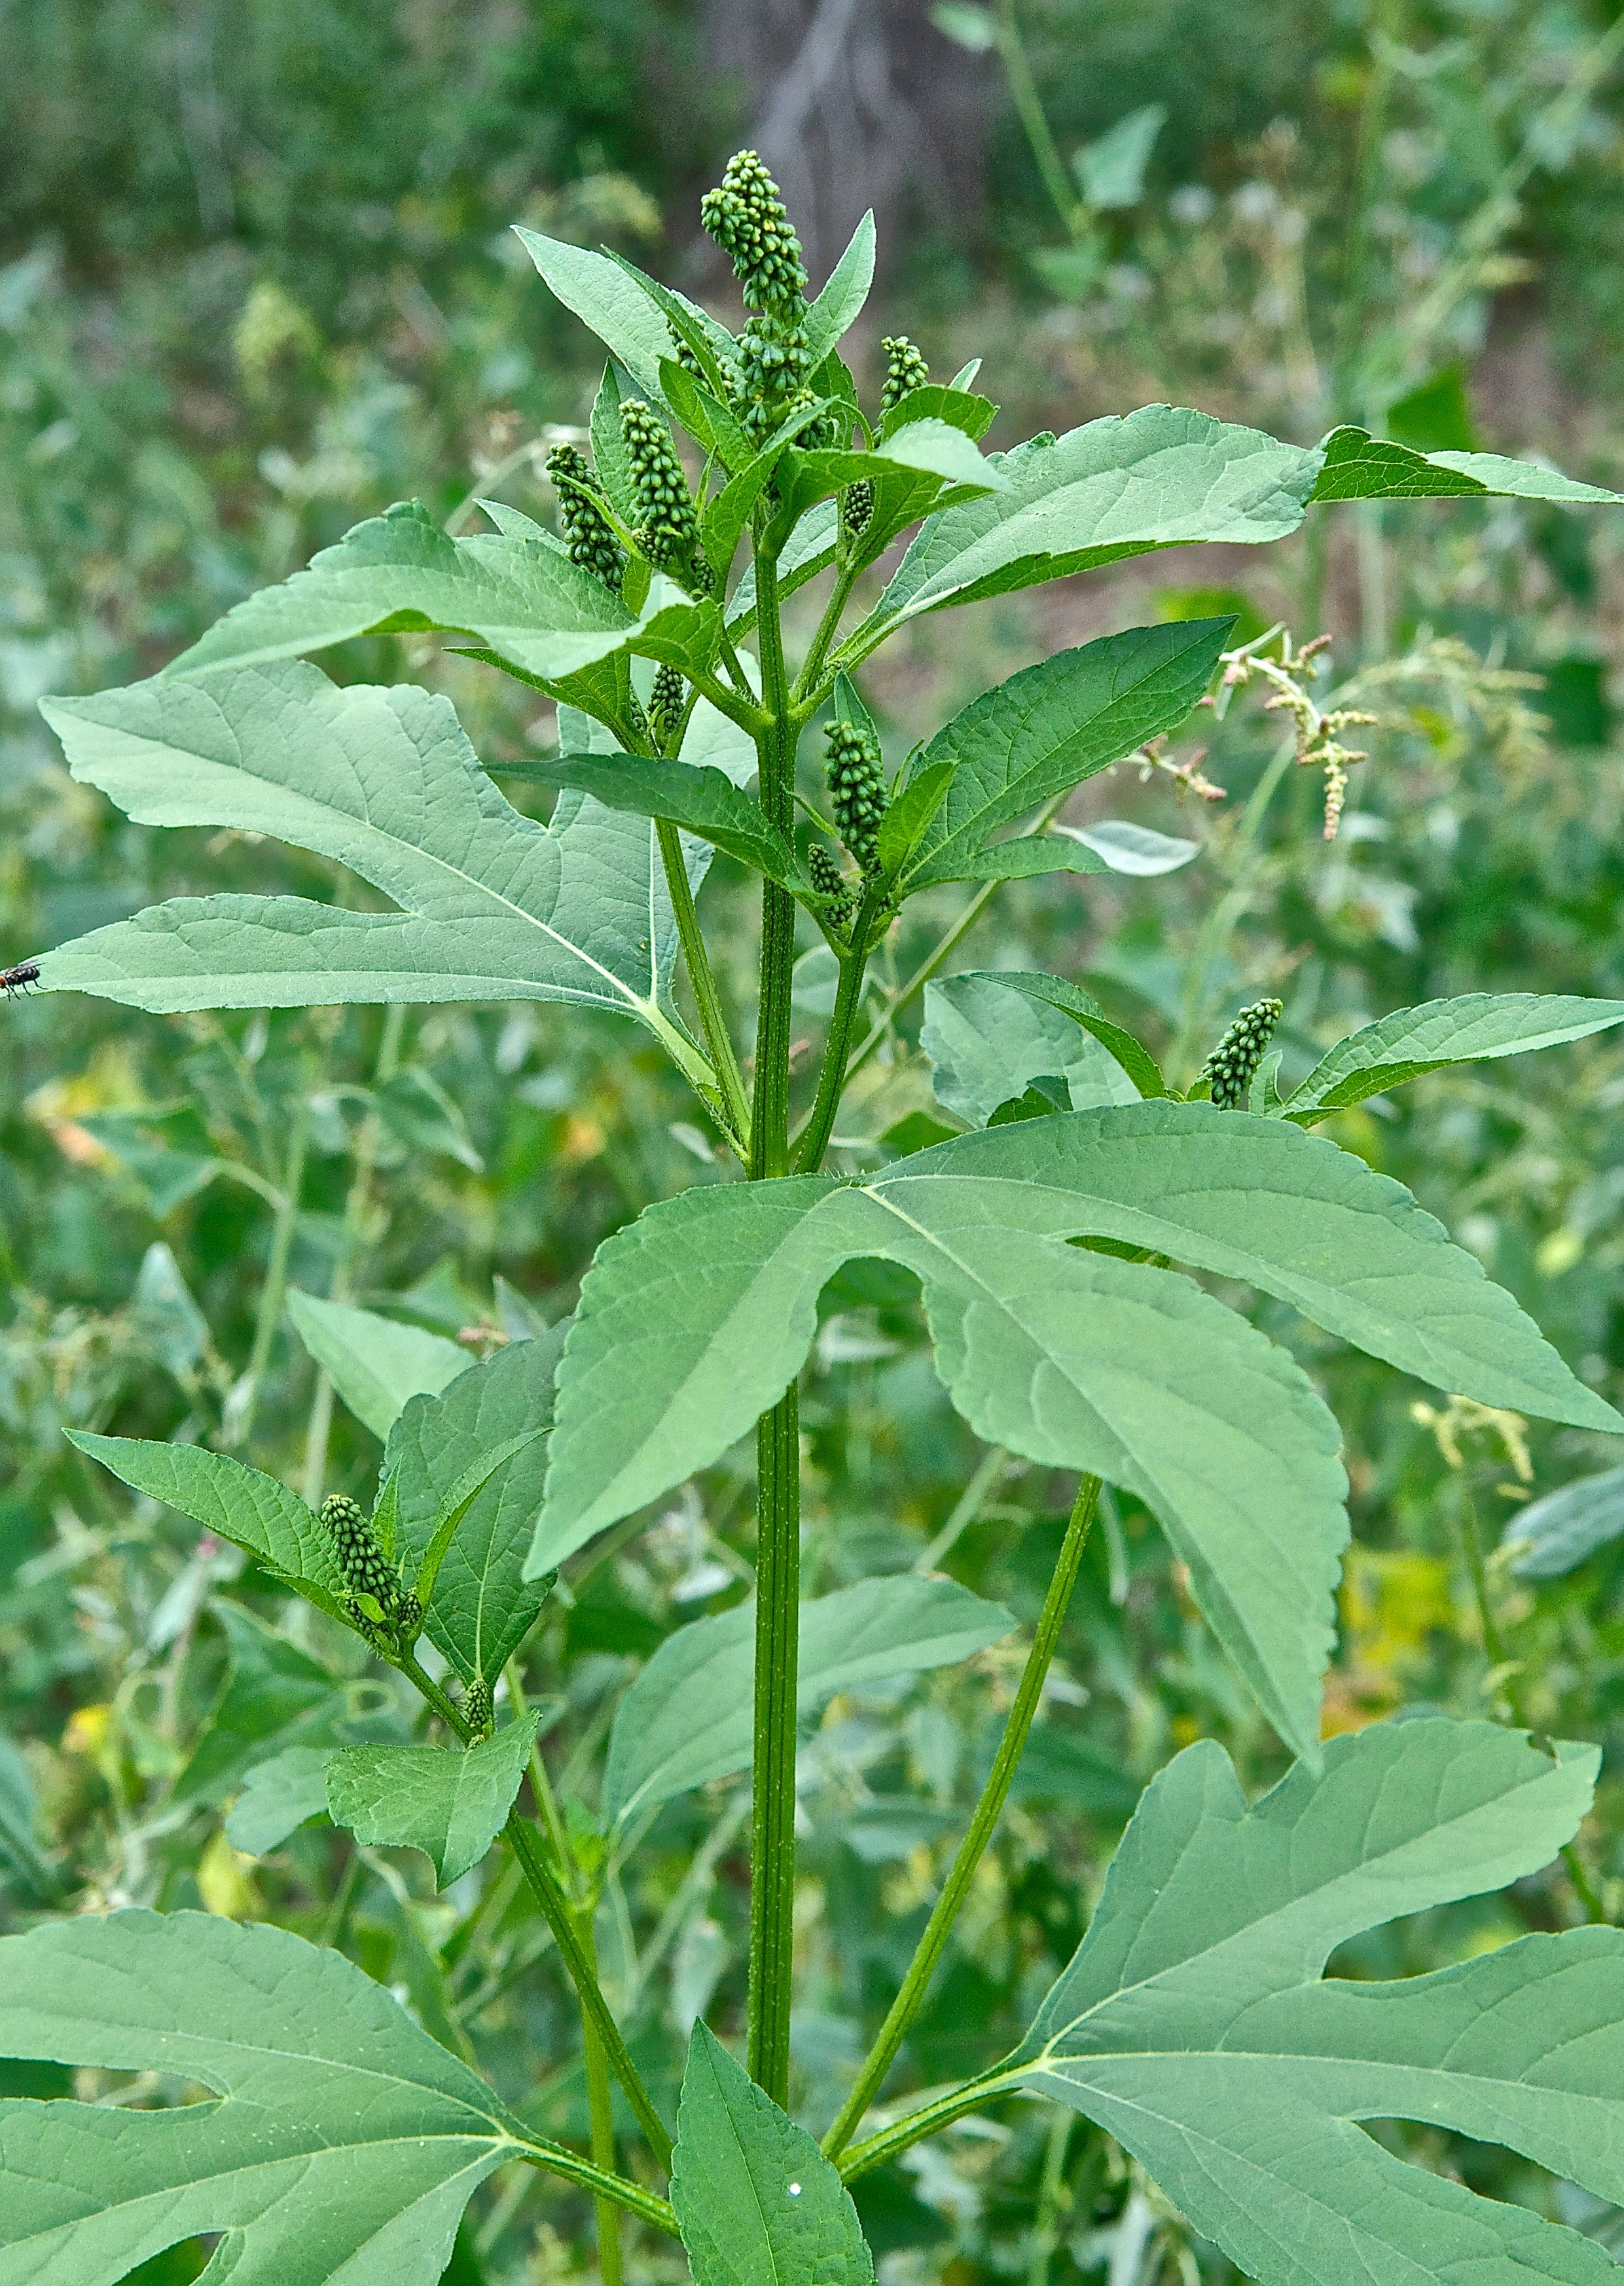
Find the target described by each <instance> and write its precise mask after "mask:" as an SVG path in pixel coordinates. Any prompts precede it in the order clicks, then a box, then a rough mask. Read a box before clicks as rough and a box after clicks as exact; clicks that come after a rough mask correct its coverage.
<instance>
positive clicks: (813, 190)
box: [704, 0, 997, 284]
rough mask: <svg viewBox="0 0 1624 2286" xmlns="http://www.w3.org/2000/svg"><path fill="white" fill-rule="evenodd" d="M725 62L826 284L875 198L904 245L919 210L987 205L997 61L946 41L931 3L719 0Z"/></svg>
mask: <svg viewBox="0 0 1624 2286" xmlns="http://www.w3.org/2000/svg"><path fill="white" fill-rule="evenodd" d="M704 21H705V31H706V51H707V53H708V55H709V57H710V59H711V60H712V67H713V69H714V70H715V72H716V73H717V75H718V76H719V77H721V78H722V79H723V80H732V81H733V82H735V83H737V86H738V88H739V91H740V94H741V97H742V105H741V114H742V115H741V117H740V119H739V137H740V139H741V140H743V141H747V142H751V143H753V144H754V145H755V146H756V148H757V149H758V150H759V151H760V152H761V156H762V158H763V159H764V160H765V161H766V162H767V164H768V165H769V167H770V168H771V169H772V170H773V172H774V174H775V175H776V176H777V178H778V181H779V183H780V185H782V186H783V190H784V197H785V199H786V201H788V204H789V209H790V212H791V214H792V216H793V217H794V218H795V223H796V226H797V227H798V229H799V230H800V238H801V244H802V245H803V247H804V248H805V249H806V256H807V266H808V270H809V271H810V272H811V273H812V277H813V280H814V282H815V284H816V283H818V282H821V280H823V278H824V276H825V275H826V274H827V272H828V271H829V269H830V267H831V266H832V264H833V263H835V262H836V261H837V260H838V259H839V257H840V251H841V248H843V247H844V246H845V244H846V241H847V239H848V238H849V237H850V236H851V233H852V231H853V230H854V228H855V226H856V225H857V223H858V222H859V221H860V219H861V218H862V216H863V211H864V209H866V208H868V207H872V208H873V209H874V215H875V219H876V221H877V222H878V224H879V240H880V245H881V248H890V249H891V250H892V251H893V252H895V247H896V244H897V241H898V238H899V235H900V233H901V231H902V229H903V227H904V226H905V224H906V221H907V218H908V213H909V209H913V210H914V211H915V212H919V211H924V210H928V209H934V210H935V211H936V212H937V213H939V214H940V215H942V217H943V218H944V219H946V218H949V217H950V221H951V228H952V233H953V235H954V237H955V239H956V240H958V241H959V242H960V243H962V242H963V240H964V238H965V236H966V233H967V232H969V231H972V230H973V229H974V221H975V217H976V215H977V213H978V212H979V209H980V206H981V142H982V136H983V132H984V128H985V122H986V118H987V115H988V112H989V107H990V106H989V99H990V98H993V97H995V96H996V94H997V89H996V87H995V85H994V82H995V81H996V78H997V65H996V62H995V61H994V59H992V58H991V57H990V56H977V55H971V54H968V53H967V52H966V51H965V50H964V49H963V48H959V47H956V46H955V45H954V44H953V43H952V42H951V41H950V40H946V39H944V38H943V37H942V35H941V33H940V32H938V31H937V30H936V28H935V27H934V24H932V22H931V20H930V17H929V14H928V12H927V5H926V0H705V8H704Z"/></svg>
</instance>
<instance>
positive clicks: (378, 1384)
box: [288, 1287, 513, 1458]
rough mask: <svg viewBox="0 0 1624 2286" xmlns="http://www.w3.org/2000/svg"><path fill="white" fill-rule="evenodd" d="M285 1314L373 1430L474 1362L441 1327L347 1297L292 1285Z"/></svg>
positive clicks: (387, 1426)
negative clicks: (362, 1306) (404, 1319)
mask: <svg viewBox="0 0 1624 2286" xmlns="http://www.w3.org/2000/svg"><path fill="white" fill-rule="evenodd" d="M288 1316H289V1317H290V1318H291V1319H292V1320H293V1322H294V1325H295V1328H296V1330H297V1332H298V1336H299V1339H300V1340H301V1341H302V1342H303V1343H304V1346H305V1348H306V1349H307V1350H308V1351H309V1352H310V1353H311V1357H313V1358H314V1359H315V1360H316V1363H317V1364H318V1365H319V1367H320V1368H321V1369H322V1371H323V1372H324V1373H325V1374H326V1375H327V1378H328V1380H329V1381H331V1383H332V1384H333V1386H334V1388H335V1390H336V1391H338V1393H339V1395H340V1396H341V1397H342V1398H343V1400H344V1403H345V1404H346V1405H347V1406H348V1407H349V1408H350V1410H351V1413H353V1414H354V1415H355V1417H356V1419H357V1420H358V1421H362V1422H364V1423H366V1425H367V1428H368V1429H370V1430H371V1431H372V1433H373V1435H374V1437H378V1438H386V1437H387V1436H388V1435H389V1433H390V1430H391V1429H392V1428H393V1426H394V1424H395V1422H396V1420H397V1419H398V1416H399V1414H400V1411H401V1408H402V1407H403V1406H405V1405H406V1401H407V1399H410V1398H413V1397H415V1396H417V1395H418V1394H419V1393H420V1392H426V1393H427V1394H429V1395H430V1396H438V1393H439V1391H441V1390H442V1389H445V1387H447V1385H448V1384H449V1383H452V1382H453V1381H455V1380H456V1379H457V1377H458V1376H459V1375H461V1374H466V1373H469V1372H470V1371H471V1370H472V1369H473V1360H472V1359H471V1358H470V1357H469V1353H468V1352H467V1351H466V1350H464V1349H459V1348H458V1346H457V1344H456V1343H455V1342H448V1341H447V1340H446V1339H445V1336H444V1335H443V1334H431V1333H429V1332H428V1331H427V1330H426V1329H425V1328H423V1327H422V1326H404V1325H402V1324H401V1323H400V1322H399V1320H398V1319H395V1318H383V1317H380V1316H379V1314H378V1312H376V1311H375V1310H359V1309H357V1308H356V1306H355V1305H354V1304H353V1303H351V1302H328V1301H324V1300H323V1299H322V1298H321V1297H320V1296H319V1295H316V1294H302V1293H301V1292H300V1291H299V1289H298V1288H297V1287H293V1288H291V1289H289V1291H288ZM508 1433H509V1434H512V1433H513V1432H512V1431H509V1432H508ZM470 1458H471V1455H470Z"/></svg>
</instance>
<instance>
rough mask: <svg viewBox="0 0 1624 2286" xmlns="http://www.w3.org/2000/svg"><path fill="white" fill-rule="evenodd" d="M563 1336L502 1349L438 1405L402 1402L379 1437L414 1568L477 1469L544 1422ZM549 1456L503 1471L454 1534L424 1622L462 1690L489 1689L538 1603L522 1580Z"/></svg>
mask: <svg viewBox="0 0 1624 2286" xmlns="http://www.w3.org/2000/svg"><path fill="white" fill-rule="evenodd" d="M566 1331H567V1326H554V1327H550V1328H548V1329H547V1331H546V1332H545V1333H543V1334H541V1335H540V1336H537V1337H536V1338H534V1339H533V1340H531V1341H524V1342H511V1343H509V1344H508V1347H507V1348H506V1349H502V1350H498V1352H496V1355H495V1356H494V1357H493V1358H491V1359H489V1360H486V1362H485V1364H484V1365H477V1366H474V1367H472V1368H470V1369H469V1371H468V1372H466V1373H464V1374H461V1375H459V1376H458V1377H457V1378H456V1379H455V1380H454V1381H453V1382H450V1383H447V1384H446V1386H445V1389H444V1391H442V1393H440V1394H439V1395H438V1396H437V1395H433V1394H430V1393H425V1394H422V1395H419V1396H415V1397H412V1398H409V1399H407V1401H406V1404H405V1405H404V1406H403V1407H401V1410H400V1413H399V1415H398V1418H397V1420H396V1421H395V1423H394V1425H393V1426H392V1428H391V1429H390V1432H389V1444H388V1447H387V1449H386V1451H385V1454H384V1460H383V1465H384V1470H385V1473H386V1475H388V1476H390V1477H392V1478H393V1479H394V1481H395V1483H396V1486H397V1487H398V1500H399V1510H400V1520H401V1538H402V1541H403V1544H404V1546H405V1548H406V1552H407V1554H408V1557H410V1559H411V1560H412V1561H413V1562H414V1563H415V1562H417V1561H419V1560H420V1559H421V1558H422V1555H423V1554H424V1553H425V1551H426V1549H427V1546H428V1531H429V1526H430V1522H431V1520H432V1518H433V1517H434V1515H435V1513H436V1512H437V1510H438V1509H439V1507H440V1506H441V1504H442V1503H443V1502H444V1501H445V1498H446V1496H447V1494H449V1493H450V1492H451V1490H452V1489H453V1486H455V1485H456V1483H457V1481H458V1479H459V1478H461V1476H462V1475H463V1473H464V1472H465V1471H466V1470H468V1469H469V1468H470V1467H471V1466H473V1465H474V1464H475V1463H476V1462H477V1461H478V1458H479V1456H480V1454H484V1453H489V1452H491V1451H492V1450H493V1449H494V1448H495V1447H496V1446H501V1445H502V1444H505V1443H506V1442H507V1441H508V1439H510V1438H513V1437H518V1436H523V1435H524V1434H525V1433H526V1432H527V1431H533V1430H540V1429H545V1428H547V1427H548V1426H549V1425H550V1423H551V1421H552V1417H553V1375H554V1371H555V1368H556V1365H557V1361H558V1355H559V1352H560V1351H561V1350H562V1349H563V1347H564V1335H565V1333H566ZM546 1476H547V1448H546V1444H545V1441H544V1440H542V1439H538V1440H537V1441H536V1442H535V1443H534V1444H532V1445H529V1446H525V1447H524V1449H523V1450H522V1451H520V1452H518V1453H516V1454H514V1456H513V1457H512V1459H511V1460H508V1461H507V1462H503V1464H502V1466H501V1470H500V1472H499V1474H498V1475H497V1476H495V1477H494V1478H493V1479H492V1480H491V1482H490V1483H489V1484H488V1485H486V1486H485V1487H484V1488H483V1489H482V1490H481V1491H480V1492H479V1493H478V1494H477V1496H476V1498H475V1500H474V1501H473V1502H472V1504H471V1506H470V1507H469V1510H468V1513H467V1514H466V1515H465V1516H464V1517H463V1518H462V1520H461V1523H460V1524H459V1525H458V1526H457V1529H456V1532H455V1533H454V1534H453V1538H452V1541H451V1545H450V1546H449V1547H448V1548H447V1549H446V1551H445V1558H444V1560H443V1562H442V1563H441V1565H440V1568H439V1575H438V1579H437V1580H436V1581H435V1588H434V1595H433V1597H432V1599H431V1600H430V1604H429V1608H428V1612H427V1613H426V1615H425V1618H424V1622H423V1624H424V1628H425V1631H426V1633H427V1634H428V1636H429V1638H430V1641H431V1642H432V1643H433V1644H435V1645H436V1646H437V1648H438V1650H439V1651H443V1652H444V1654H445V1657H446V1658H447V1659H450V1661H451V1662H452V1664H453V1667H455V1668H456V1669H457V1671H458V1673H459V1674H460V1675H461V1676H462V1678H463V1680H464V1681H465V1682H472V1680H473V1679H474V1677H475V1676H476V1675H484V1677H485V1680H486V1681H487V1682H488V1683H494V1681H495V1680H496V1678H497V1676H498V1675H500V1674H501V1671H502V1668H503V1667H505V1666H506V1665H507V1663H508V1659H511V1658H512V1656H513V1654H514V1652H515V1651H516V1650H517V1649H518V1647H519V1645H520V1644H522V1643H523V1642H524V1637H525V1636H527V1635H528V1634H529V1632H530V1629H531V1627H532V1624H533V1623H534V1620H535V1617H536V1613H537V1612H539V1611H540V1608H541V1604H542V1602H543V1600H544V1598H545V1596H546V1594H547V1586H546V1582H545V1581H543V1580H526V1579H524V1577H523V1571H524V1557H525V1556H526V1554H527V1553H528V1551H529V1548H530V1542H531V1540H532V1536H533V1533H534V1530H535V1520H536V1517H537V1516H538V1515H539V1514H540V1509H541V1488H542V1486H543V1484H544V1482H545V1480H546Z"/></svg>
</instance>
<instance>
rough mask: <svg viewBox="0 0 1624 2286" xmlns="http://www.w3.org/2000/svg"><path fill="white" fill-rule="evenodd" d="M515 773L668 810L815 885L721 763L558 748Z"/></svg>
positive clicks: (770, 872)
mask: <svg viewBox="0 0 1624 2286" xmlns="http://www.w3.org/2000/svg"><path fill="white" fill-rule="evenodd" d="M507 775H508V776H517V777H524V778H530V779H533V780H535V781H536V782H537V783H539V784H543V785H556V786H576V787H579V790H580V791H581V792H583V793H588V794H590V795H591V796H592V797H593V799H594V800H595V801H600V802H602V803H603V807H604V808H606V809H613V810H622V811H625V812H626V813H627V815H629V816H634V817H663V818H666V820H667V821H668V822H669V823H670V824H673V825H680V826H682V828H683V829H684V831H685V832H690V833H695V834H698V836H699V838H700V839H701V840H705V841H709V842H712V843H713V844H714V846H715V847H717V848H718V849H725V850H726V851H727V853H728V855H729V856H730V857H737V858H738V859H739V860H740V861H741V862H742V863H744V864H746V865H749V866H752V867H753V868H754V870H755V871H757V872H758V873H764V874H766V876H767V878H768V879H769V880H771V881H779V882H782V883H783V885H784V887H786V888H792V889H800V890H802V891H807V892H809V891H810V888H811V883H810V882H809V881H808V879H807V878H806V875H805V873H804V872H803V871H802V870H801V866H800V859H799V857H798V856H797V855H796V854H795V848H794V845H793V844H792V842H791V841H790V840H788V839H787V838H786V837H785V836H784V834H782V833H780V832H779V831H778V829H777V826H776V825H774V824H772V823H771V821H770V820H769V818H767V817H766V816H763V814H762V811H761V804H760V803H759V802H756V801H753V800H752V799H751V798H750V796H749V795H748V794H746V793H741V792H740V791H739V789H738V787H737V786H736V785H735V784H733V783H732V781H731V779H729V778H727V777H725V776H723V775H722V773H721V771H720V770H715V769H695V768H694V767H693V765H692V764H691V763H690V762H688V761H662V760H660V759H658V758H657V757H655V756H652V755H646V754H624V753H607V754H598V753H591V754H581V753H573V754H560V755H558V756H557V757H556V760H554V761H545V762H524V763H522V764H515V765H513V766H512V767H511V768H510V769H508V773H507Z"/></svg>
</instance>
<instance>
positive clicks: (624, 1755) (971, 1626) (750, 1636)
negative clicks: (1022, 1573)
mask: <svg viewBox="0 0 1624 2286" xmlns="http://www.w3.org/2000/svg"><path fill="white" fill-rule="evenodd" d="M1013 1625H1014V1621H1013V1620H1012V1619H1011V1617H1010V1615H1009V1613H1008V1612H1006V1611H1005V1610H1004V1608H1003V1606H1002V1605H1001V1604H988V1603H983V1601H982V1600H981V1597H980V1596H973V1595H972V1594H971V1593H970V1590H969V1589H968V1588H960V1587H959V1586H958V1585H957V1584H956V1582H954V1581H953V1580H919V1579H915V1578H913V1577H912V1576H911V1575H909V1574H904V1575H903V1576H902V1577H900V1578H897V1579H880V1580H865V1581H864V1582H863V1585H862V1586H861V1587H858V1588H840V1590H839V1591H838V1592H837V1593H836V1594H834V1595H832V1596H818V1597H817V1598H816V1600H815V1601H814V1602H812V1603H808V1604H802V1605H801V1607H800V1668H799V1673H798V1684H797V1687H798V1691H799V1696H798V1699H797V1701H796V1703H797V1705H798V1706H799V1707H800V1710H801V1712H802V1713H803V1714H805V1713H808V1712H809V1711H810V1710H812V1709H813V1708H815V1707H821V1706H822V1704H823V1703H824V1699H828V1698H831V1697H832V1695H833V1693H834V1692H835V1691H850V1690H852V1689H854V1688H855V1686H856V1685H857V1684H859V1683H873V1682H876V1681H878V1680H879V1679H880V1678H882V1677H884V1676H886V1675H912V1674H917V1673H918V1672H919V1671H920V1670H922V1669H924V1668H926V1667H950V1666H953V1665H954V1664H956V1662H957V1661H958V1660H959V1659H968V1658H969V1656H970V1654H971V1653H972V1652H973V1651H984V1650H985V1649H986V1647H987V1645H988V1644H994V1643H997V1641H998V1639H999V1637H1000V1636H1005V1635H1007V1634H1008V1633H1009V1630H1010V1628H1012V1627H1013ZM754 1644H755V1607H754V1605H753V1604H738V1605H737V1606H736V1607H735V1609H734V1610H732V1611H730V1612H718V1613H716V1614H715V1616H714V1617H713V1618H711V1619H708V1620H694V1621H693V1623H692V1625H691V1626H690V1627H686V1628H678V1629H677V1631H676V1633H675V1634H674V1636H666V1640H665V1642H664V1643H663V1644H661V1645H660V1647H659V1649H658V1651H656V1652H655V1654H654V1656H653V1658H652V1659H650V1661H649V1663H648V1665H647V1666H646V1667H644V1668H643V1673H642V1674H641V1675H639V1676H638V1677H637V1680H636V1681H635V1683H633V1685H632V1687H631V1689H630V1690H629V1691H627V1694H626V1696H625V1698H624V1699H622V1700H621V1701H620V1704H619V1707H618V1708H617V1709H616V1710H615V1723H614V1729H613V1730H612V1731H611V1733H610V1741H609V1770H608V1774H607V1776H606V1777H605V1778H604V1781H603V1809H604V1814H605V1815H606V1816H607V1817H610V1818H611V1819H625V1818H628V1817H633V1816H635V1813H636V1812H637V1811H638V1810H640V1809H648V1808H650V1807H651V1806H652V1805H653V1804H654V1803H656V1802H660V1801H668V1800H669V1799H670V1797H671V1796H672V1795H673V1794H674V1793H686V1792H687V1790H688V1788H689V1787H690V1786H698V1785H706V1784H707V1783H708V1782H709V1781H710V1780H711V1779H712V1778H726V1777H728V1776H729V1773H730V1772H732V1771H734V1770H744V1769H745V1768H746V1767H747V1766H748V1763H749V1761H750V1752H751V1715H752V1705H753V1652H754Z"/></svg>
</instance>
